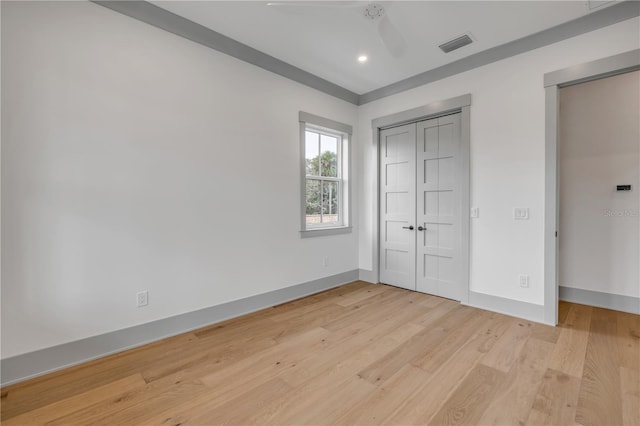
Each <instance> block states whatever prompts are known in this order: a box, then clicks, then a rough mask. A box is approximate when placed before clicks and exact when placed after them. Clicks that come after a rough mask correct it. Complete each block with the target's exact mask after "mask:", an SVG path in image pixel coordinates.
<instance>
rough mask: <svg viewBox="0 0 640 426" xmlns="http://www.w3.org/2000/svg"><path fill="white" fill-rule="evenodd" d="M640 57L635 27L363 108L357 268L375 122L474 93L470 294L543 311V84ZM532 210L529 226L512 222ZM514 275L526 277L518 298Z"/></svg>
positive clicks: (366, 246)
mask: <svg viewBox="0 0 640 426" xmlns="http://www.w3.org/2000/svg"><path fill="white" fill-rule="evenodd" d="M638 47H640V19H637V18H636V19H632V20H627V21H624V22H621V23H618V24H615V25H612V26H609V27H606V28H603V29H600V30H597V31H593V32H591V33H587V34H583V35H580V36H578V37H574V38H571V39H568V40H565V41H562V42H559V43H555V44H553V45H549V46H546V47H543V48H540V49H536V50H533V51H530V52H527V53H524V54H521V55H517V56H514V57H511V58H508V59H505V60H502V61H499V62H495V63H492V64H489V65H486V66H483V67H480V68H476V69H473V70H470V71H468V72H465V73H461V74H458V75H455V76H452V77H449V78H446V79H443V80H440V81H437V82H434V83H431V84H428V85H425V86H422V87H419V88H416V89H412V90H409V91H406V92H403V93H399V94H397V95H394V96H391V97H388V98H384V99H381V100H378V101H375V102H372V103H369V104H365V105H363V106H362V107H360V110H359V114H358V120H359V121H358V128H359V134H360V146H359V152H358V154H357V155H356V156H357V157H359V158H360V160H361V161H362V164H361V170H362V173H363V174H362V178H361V181H360V182H361V186H360V191H359V192H360V194H359V196H360V208H361V210H360V217H359V226H360V234H359V235H360V237H359V239H360V242H359V262H360V268H362V269H365V270H372V269H373V268H374V264H375V245H376V244H377V243H376V241H377V240H376V239H377V230H376V224H375V212H376V210H377V208H378V206H377V198H376V190H375V185H376V181H377V167H376V147H375V146H374V145H373V143H372V140H373V139H372V133H371V132H372V131H371V120H372V119H375V118H378V117H382V116H386V115H389V114H392V113H396V112H399V111H404V110H407V109H411V108H415V107H418V106H422V105H426V104H429V103H432V102H436V101H440V100H444V99H449V98H452V97H455V96H459V95H462V94H465V93H471V95H472V105H471V205H472V206H477V207H479V208H480V217H479V218H478V219H472V222H471V283H470V286H471V290H472V291H474V292H479V293H484V294H488V295H493V296H501V297H505V298H509V299H513V300H517V301H522V302H529V303H532V304H538V305H542V304H543V303H544V297H543V296H544V291H543V290H544V285H543V272H544V271H543V255H544V247H543V229H544V228H543V226H544V218H543V215H544V172H545V163H544V146H545V139H544V131H545V121H544V117H545V105H544V99H545V91H544V87H543V75H544V74H545V73H547V72H551V71H555V70H558V69H562V68H566V67H569V66H572V65H576V64H581V63H584V62H589V61H593V60H596V59H600V58H604V57H607V56H611V55H615V54H618V53H622V52H626V51H629V50H632V49H637V48H638ZM514 207H529V209H530V217H531V219H530V220H529V221H516V220H514V219H513V211H512V210H513V208H514ZM518 274H528V275H529V276H530V287H529V288H521V287H520V286H519V283H518Z"/></svg>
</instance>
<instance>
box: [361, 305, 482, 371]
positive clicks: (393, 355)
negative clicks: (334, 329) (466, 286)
mask: <svg viewBox="0 0 640 426" xmlns="http://www.w3.org/2000/svg"><path fill="white" fill-rule="evenodd" d="M474 315H479V313H478V312H477V311H474V310H473V309H471V308H468V307H466V306H462V305H460V306H458V307H456V308H454V309H453V310H451V311H450V313H449V314H448V315H445V316H443V317H441V318H440V319H438V320H437V321H436V322H435V323H434V324H432V326H431V327H430V328H428V329H426V330H424V331H423V332H421V333H419V334H417V335H416V336H414V337H413V338H411V339H410V340H409V341H407V342H405V343H404V344H402V345H400V346H398V347H397V348H395V349H394V350H393V351H392V352H390V353H388V354H387V355H385V356H384V357H382V358H380V359H379V360H378V361H376V362H375V363H373V364H372V365H370V366H369V367H367V368H366V369H364V370H362V371H361V372H360V373H359V376H360V377H362V378H363V379H365V380H368V381H369V382H370V383H382V382H384V381H385V380H387V379H388V378H389V377H391V376H392V375H394V374H395V373H396V372H397V371H398V370H400V368H402V366H403V365H405V364H407V363H409V362H411V361H412V360H413V359H415V358H417V357H419V356H421V355H422V353H423V351H424V350H425V348H429V347H430V346H432V345H435V344H436V343H437V342H438V341H439V340H441V339H444V338H445V337H446V336H447V335H448V333H450V332H451V331H452V329H455V328H456V327H461V326H462V325H463V324H464V322H465V321H467V320H469V319H471V317H472V316H474Z"/></svg>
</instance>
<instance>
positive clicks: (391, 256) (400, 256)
mask: <svg viewBox="0 0 640 426" xmlns="http://www.w3.org/2000/svg"><path fill="white" fill-rule="evenodd" d="M415 159H416V124H415V123H413V124H408V125H405V126H400V127H394V128H392V129H386V130H382V131H381V132H380V172H381V173H380V282H383V283H386V284H391V285H394V286H398V287H403V288H407V289H410V290H415V289H416V229H415V212H416V196H415V194H416V160H415Z"/></svg>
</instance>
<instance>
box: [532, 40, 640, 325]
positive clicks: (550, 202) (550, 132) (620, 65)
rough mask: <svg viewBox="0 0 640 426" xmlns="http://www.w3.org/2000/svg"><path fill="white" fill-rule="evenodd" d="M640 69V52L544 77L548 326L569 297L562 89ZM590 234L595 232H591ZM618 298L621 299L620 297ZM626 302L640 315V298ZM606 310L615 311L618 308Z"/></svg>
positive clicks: (612, 57) (636, 240)
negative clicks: (564, 262)
mask: <svg viewBox="0 0 640 426" xmlns="http://www.w3.org/2000/svg"><path fill="white" fill-rule="evenodd" d="M639 69H640V49H639V50H633V51H630V52H626V53H622V54H619V55H615V56H611V57H609V58H604V59H600V60H597V61H593V62H589V63H586V64H580V65H577V66H574V67H570V68H566V69H563V70H559V71H555V72H552V73H548V74H546V75H545V77H544V83H545V91H546V121H545V126H546V137H545V139H546V144H545V170H546V171H545V231H544V241H545V296H544V321H545V322H546V323H548V324H554V325H555V324H557V323H558V303H559V296H560V291H561V290H562V291H563V292H564V293H565V294H564V295H563V296H564V297H566V296H567V294H566V292H567V290H564V289H562V288H560V287H559V284H560V283H559V278H560V275H559V252H560V250H559V241H561V238H563V229H561V228H560V226H559V225H560V224H561V223H562V222H561V220H560V208H561V199H560V196H561V192H560V187H559V177H560V176H561V171H560V170H559V167H560V166H561V163H560V158H559V151H558V148H559V140H558V139H559V134H560V133H559V131H560V129H561V125H560V123H559V118H560V102H559V100H560V90H561V89H563V88H567V87H569V86H574V85H577V84H580V83H586V82H590V81H595V80H601V79H604V78H607V77H611V76H616V75H620V74H626V73H630V72H634V71H637V70H639ZM636 93H637V92H636ZM636 155H637V154H636ZM564 172H565V170H562V173H564ZM621 185H622V186H624V185H625V184H622V183H621ZM610 189H611V191H614V190H615V191H616V192H617V185H616V188H610ZM639 189H640V188H639ZM609 195H612V194H609ZM616 195H617V194H616ZM621 197H622V196H621ZM635 208H636V209H638V206H636V207H635ZM605 210H606V203H605V204H603V208H602V211H600V213H601V214H605V213H606V212H605ZM587 231H588V232H591V230H587ZM633 238H634V239H635V244H636V245H637V244H638V240H639V238H640V237H639V236H638V235H637V233H636V235H635V237H633ZM594 244H597V240H594ZM585 262H588V259H585ZM636 262H637V259H636ZM636 267H637V264H636ZM635 285H636V286H637V282H636V283H635ZM568 291H569V292H573V293H574V294H575V291H574V290H573V289H571V288H570V289H569V290H568ZM587 291H589V290H587ZM580 293H581V294H582V295H583V296H584V295H587V296H589V297H592V296H594V295H593V292H592V293H585V292H584V291H582V292H580ZM597 293H600V292H597ZM600 294H605V293H600ZM606 299H609V301H612V300H614V299H616V297H613V296H611V295H610V296H608V297H606ZM617 299H618V300H620V299H619V298H617ZM624 300H626V302H624V303H628V304H630V305H632V308H633V309H635V310H636V312H635V313H640V312H638V311H640V303H638V300H639V299H638V298H637V297H636V298H633V297H632V298H629V297H628V296H625V297H624ZM585 302H586V303H589V302H588V301H587V300H583V303H585ZM591 303H592V304H597V303H598V302H597V301H596V300H595V299H592V300H591ZM603 307H612V308H615V306H603ZM618 308H620V305H618Z"/></svg>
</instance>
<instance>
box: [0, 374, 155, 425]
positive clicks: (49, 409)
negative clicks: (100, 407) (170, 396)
mask: <svg viewBox="0 0 640 426" xmlns="http://www.w3.org/2000/svg"><path fill="white" fill-rule="evenodd" d="M145 385H146V382H145V381H144V379H143V378H142V376H141V375H140V374H134V375H132V376H129V377H125V378H124V379H120V380H116V381H114V382H112V383H108V384H106V385H102V386H99V387H96V388H94V389H91V390H88V391H86V392H83V393H80V394H77V395H74V396H72V397H69V398H66V399H63V400H60V401H57V402H54V403H52V404H49V405H45V406H44V407H40V408H37V409H35V410H32V411H28V412H26V413H23V414H20V415H18V416H15V417H13V418H11V419H8V420H2V424H3V425H7V426H13V425H16V426H22V425H32V424H44V423H45V422H47V421H49V420H51V419H55V418H57V417H62V416H65V415H68V414H71V413H73V412H74V411H76V410H78V407H82V406H86V405H92V404H95V403H97V402H100V401H103V400H105V399H109V398H111V397H113V396H116V395H120V394H122V393H124V392H126V391H128V390H130V389H132V388H133V389H136V388H142V387H144V386H145Z"/></svg>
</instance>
